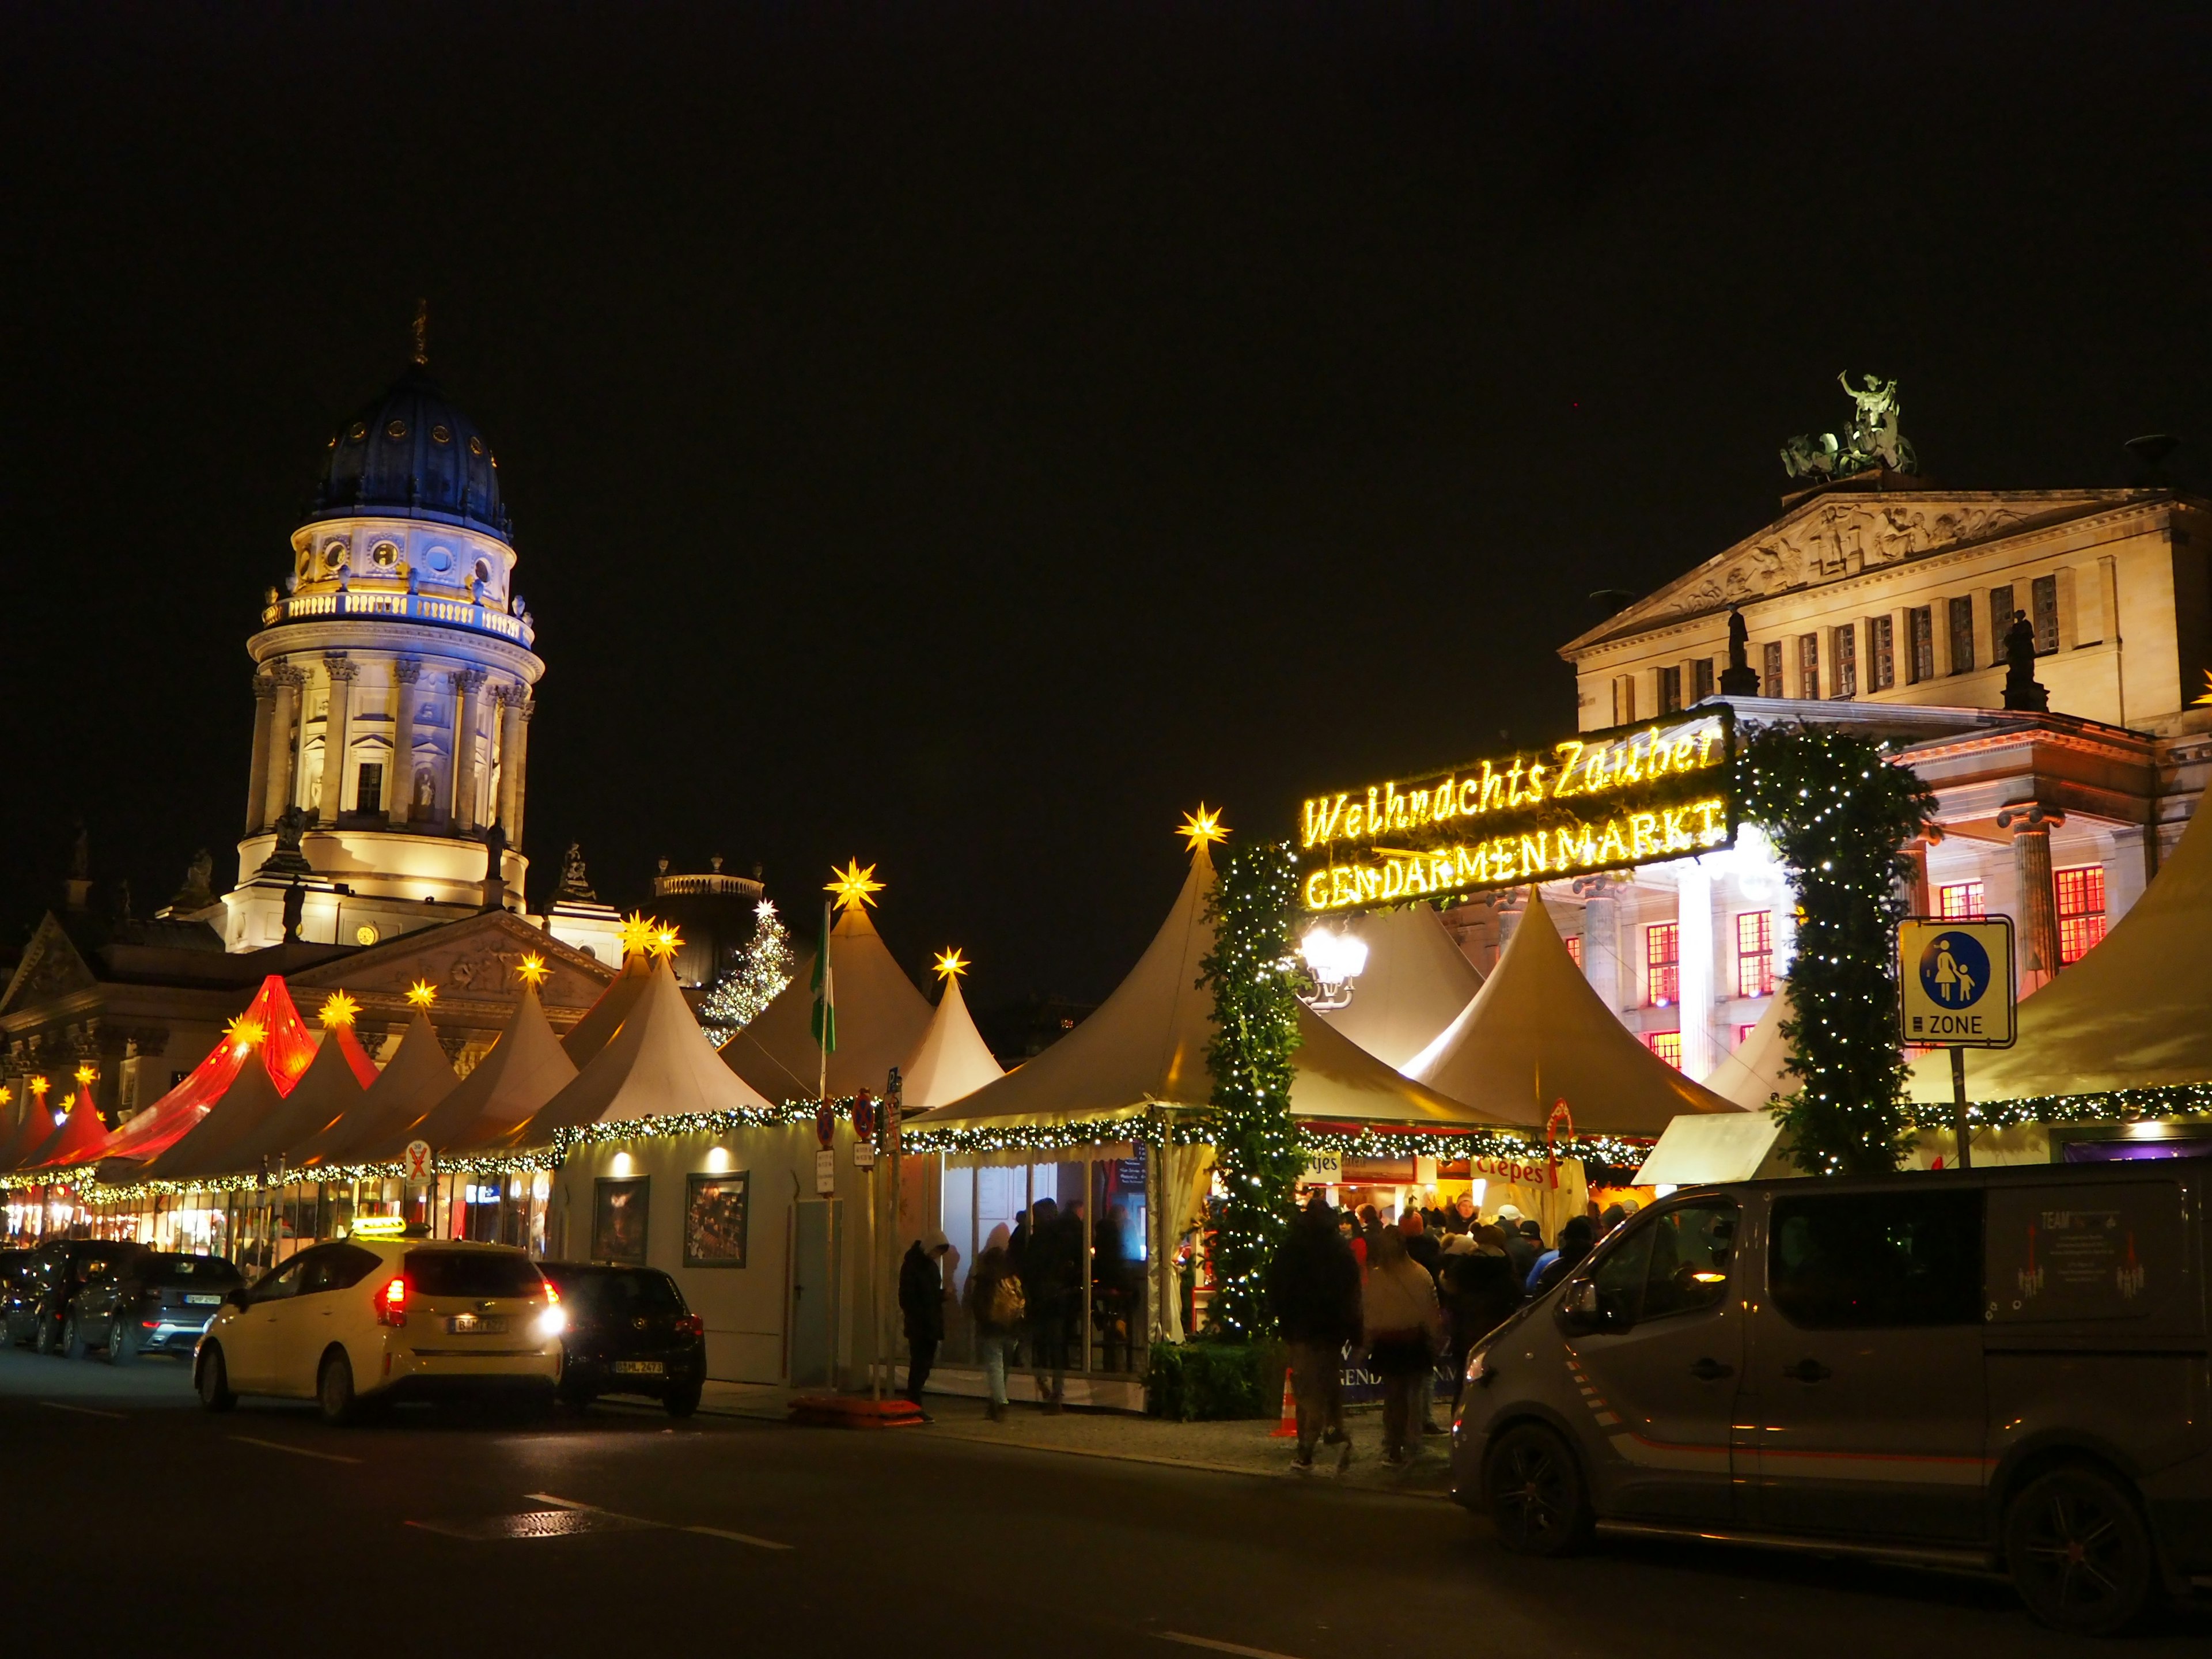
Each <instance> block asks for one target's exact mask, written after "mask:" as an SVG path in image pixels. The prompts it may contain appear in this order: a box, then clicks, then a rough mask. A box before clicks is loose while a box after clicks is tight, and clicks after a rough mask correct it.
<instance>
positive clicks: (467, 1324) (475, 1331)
mask: <svg viewBox="0 0 2212 1659" xmlns="http://www.w3.org/2000/svg"><path fill="white" fill-rule="evenodd" d="M446 1334H447V1335H448V1336H504V1335H506V1334H507V1321H506V1319H505V1318H503V1317H502V1316H500V1315H497V1314H454V1315H453V1316H451V1317H449V1318H448V1319H447V1321H446Z"/></svg>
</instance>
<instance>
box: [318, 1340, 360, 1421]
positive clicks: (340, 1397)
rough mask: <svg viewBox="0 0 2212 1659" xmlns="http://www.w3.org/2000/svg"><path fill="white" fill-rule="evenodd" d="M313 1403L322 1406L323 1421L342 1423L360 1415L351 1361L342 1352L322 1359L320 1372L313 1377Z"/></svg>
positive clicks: (353, 1419)
mask: <svg viewBox="0 0 2212 1659" xmlns="http://www.w3.org/2000/svg"><path fill="white" fill-rule="evenodd" d="M315 1403H316V1404H317V1405H318V1406H319V1407H322V1410H323V1421H324V1422H325V1423H330V1424H333V1425H344V1424H347V1423H351V1422H353V1421H355V1420H356V1419H357V1418H358V1417H359V1416H360V1415H361V1408H360V1404H359V1402H358V1401H356V1400H355V1398H354V1392H353V1362H352V1361H350V1360H349V1359H348V1358H346V1357H345V1356H344V1355H343V1354H342V1353H334V1354H331V1356H330V1357H329V1358H326V1359H325V1360H324V1361H323V1369H322V1373H321V1375H320V1376H317V1377H316V1379H315Z"/></svg>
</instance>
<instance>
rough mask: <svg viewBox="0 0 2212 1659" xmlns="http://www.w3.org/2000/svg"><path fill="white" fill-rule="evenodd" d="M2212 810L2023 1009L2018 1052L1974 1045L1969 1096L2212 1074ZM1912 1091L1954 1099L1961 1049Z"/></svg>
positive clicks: (2003, 1096) (2196, 817)
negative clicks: (2122, 910) (2210, 1016)
mask: <svg viewBox="0 0 2212 1659" xmlns="http://www.w3.org/2000/svg"><path fill="white" fill-rule="evenodd" d="M2207 819H2212V811H2205V810H2204V809H2203V808H2202V807H2200V808H2199V809H2198V810H2197V811H2196V812H2195V813H2194V814H2193V815H2192V816H2191V818H2190V820H2189V827H2188V828H2187V829H2185V830H2183V831H2182V834H2181V839H2180V841H2179V842H2177V843H2176V844H2175V846H2174V849H2173V851H2172V853H2170V854H2167V855H2166V864H2165V866H2164V867H2163V868H2162V869H2160V871H2159V872H2158V876H2157V878H2155V879H2154V881H2152V883H2151V884H2150V885H2149V886H2148V887H2147V888H2145V889H2144V890H2143V895H2142V897H2141V898H2139V899H2137V900H2136V902H2135V904H2134V905H2133V907H2132V908H2130V909H2129V911H2128V913H2127V914H2126V915H2124V916H2122V917H2121V918H2120V920H2119V921H2118V923H2116V924H2115V925H2114V926H2113V927H2112V932H2110V933H2107V934H2106V935H2105V937H2104V939H2102V940H2101V941H2100V942H2099V944H2098V945H2097V946H2096V948H2095V949H2093V950H2092V951H2090V952H2089V953H2088V954H2087V956H2085V957H2082V958H2081V960H2080V961H2079V962H2077V963H2075V964H2074V965H2073V966H2072V967H2071V968H2069V969H2066V970H2065V971H2064V972H2063V973H2062V974H2060V975H2058V977H2057V979H2055V980H2053V981H2051V982H2050V983H2049V984H2048V985H2045V987H2043V988H2042V989H2041V990H2039V991H2038V992H2036V994H2034V995H2033V996H2032V997H2029V998H2028V999H2027V1000H2026V1001H2024V1002H2022V1003H2021V1005H2020V1036H2019V1040H2018V1041H2017V1042H2015V1043H2014V1045H2013V1046H2012V1047H2011V1048H1970V1049H1968V1050H1967V1051H1966V1098H1967V1099H1969V1100H2020V1099H2025V1098H2031V1097H2035V1096H2039V1095H2081V1094H2096V1093H2101V1092H2103V1091H2106V1090H2112V1089H2154V1088H2159V1087H2162V1086H2166V1085H2172V1084H2181V1083H2204V1082H2208V1081H2212V1021H2208V1020H2207V1019H2206V1018H2205V1015H2204V1011H2205V1007H2206V1006H2207V1005H2208V1004H2212V828H2208V827H2207V823H2206V821H2207ZM1911 1090H1912V1097H1913V1098H1914V1099H1916V1100H1922V1101H1948V1100H1949V1099H1950V1098H1951V1060H1950V1056H1949V1055H1948V1054H1943V1053H1942V1052H1940V1051H1939V1052H1936V1053H1934V1054H1928V1055H1926V1056H1924V1057H1923V1058H1922V1059H1921V1060H1918V1061H1917V1062H1916V1063H1915V1064H1914V1066H1913V1068H1912V1083H1911Z"/></svg>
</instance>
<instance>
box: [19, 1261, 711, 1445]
mask: <svg viewBox="0 0 2212 1659" xmlns="http://www.w3.org/2000/svg"><path fill="white" fill-rule="evenodd" d="M0 1323H4V1329H5V1336H6V1340H7V1341H8V1343H9V1345H10V1346H26V1345H27V1346H31V1347H33V1348H34V1349H35V1350H37V1352H40V1353H53V1354H61V1355H64V1356H65V1357H67V1358H72V1359H77V1358H84V1357H85V1356H86V1355H87V1354H88V1353H89V1352H94V1351H98V1352H101V1353H103V1354H104V1355H105V1356H106V1358H107V1359H108V1361H109V1362H110V1363H111V1364H125V1363H127V1362H129V1361H131V1360H132V1359H134V1358H137V1356H139V1355H140V1354H146V1353H175V1354H183V1355H189V1356H191V1362H192V1383H193V1387H194V1388H195V1389H196V1390H197V1392H198V1395H199V1397H200V1401H201V1403H202V1404H203V1405H204V1406H205V1407H208V1409H210V1411H228V1410H229V1409H230V1407H232V1406H233V1405H234V1404H235V1403H236V1402H237V1400H238V1396H239V1395H242V1394H252V1395H275V1396H277V1397H279V1398H293V1399H303V1400H313V1401H316V1402H317V1403H318V1404H319V1407H321V1409H322V1413H323V1415H324V1416H325V1418H326V1419H329V1420H330V1421H331V1422H333V1423H339V1422H347V1421H351V1420H353V1419H356V1418H359V1417H362V1416H364V1415H367V1414H368V1413H370V1412H371V1411H373V1410H374V1409H375V1408H377V1407H381V1406H384V1405H387V1404H390V1403H392V1402H394V1401H402V1400H407V1399H441V1398H449V1397H453V1396H457V1395H510V1396H516V1397H520V1398H523V1399H526V1400H527V1399H533V1398H542V1399H545V1400H550V1399H551V1398H553V1397H554V1396H555V1395H558V1396H559V1397H560V1398H561V1399H562V1400H563V1401H567V1402H568V1404H570V1405H571V1406H574V1407H579V1408H581V1407H588V1406H589V1405H590V1404H591V1402H592V1401H593V1400H595V1399H598V1398H599V1396H600V1395H643V1396H645V1397H647V1398H649V1399H653V1400H658V1401H660V1402H661V1403H662V1405H663V1406H665V1407H666V1408H667V1410H668V1412H669V1413H670V1414H671V1416H675V1417H688V1416H690V1414H691V1413H693V1412H694V1411H696V1410H697V1409H698V1406H699V1395H700V1390H701V1388H702V1384H703V1383H705V1381H706V1375H707V1347H706V1334H705V1331H704V1329H703V1328H702V1324H701V1322H700V1321H699V1319H698V1318H697V1316H695V1315H694V1314H693V1313H692V1312H691V1310H690V1308H689V1307H687V1306H686V1305H685V1304H684V1293H683V1291H681V1290H679V1289H678V1287H677V1285H676V1281H675V1280H674V1279H671V1278H670V1277H669V1276H668V1275H667V1274H666V1273H662V1272H659V1270H658V1269H655V1268H651V1267H609V1266H604V1265H599V1264H595V1263H589V1262H579V1261H548V1262H543V1263H540V1262H538V1261H532V1259H531V1258H530V1257H529V1256H528V1255H526V1254H525V1253H524V1252H523V1251H520V1250H518V1249H512V1248H510V1247H507V1246H505V1245H497V1244H472V1243H459V1242H453V1241H447V1240H436V1241H433V1240H430V1239H410V1238H352V1239H343V1240H339V1241H337V1242H335V1243H325V1244H317V1245H314V1246H313V1247H312V1248H310V1249H304V1250H301V1251H300V1252H299V1253H298V1254H297V1255H294V1256H292V1257H291V1258H289V1260H288V1261H285V1262H283V1264H282V1265H281V1266H279V1267H277V1268H276V1270H275V1271H273V1272H271V1273H266V1274H264V1276H263V1277H262V1278H260V1279H258V1280H256V1281H255V1282H254V1283H253V1284H252V1285H248V1284H246V1282H245V1280H244V1279H243V1278H242V1277H241V1276H240V1273H239V1272H238V1269H237V1268H236V1267H234V1266H233V1265H232V1264H231V1263H230V1262H229V1261H226V1260H225V1259H223V1258H222V1257H221V1256H217V1255H194V1254H191V1253H189V1252H185V1251H175V1250H157V1249H152V1248H150V1247H149V1246H147V1245H143V1244H136V1243H114V1242H111V1241H106V1240H100V1239H55V1240H51V1241H49V1242H48V1243H44V1244H41V1245H40V1246H38V1247H37V1248H36V1249H29V1250H11V1251H4V1252H0Z"/></svg>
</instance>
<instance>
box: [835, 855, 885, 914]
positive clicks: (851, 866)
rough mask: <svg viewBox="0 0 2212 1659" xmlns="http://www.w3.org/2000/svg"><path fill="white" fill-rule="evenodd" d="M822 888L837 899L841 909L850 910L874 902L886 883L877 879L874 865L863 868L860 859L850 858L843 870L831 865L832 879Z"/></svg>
mask: <svg viewBox="0 0 2212 1659" xmlns="http://www.w3.org/2000/svg"><path fill="white" fill-rule="evenodd" d="M822 890H823V892H825V893H828V894H829V895H830V896H832V897H834V898H835V899H836V903H837V908H839V909H840V910H849V909H851V908H853V907H854V906H855V905H866V904H873V903H874V902H876V900H875V896H876V895H877V894H878V893H880V892H882V891H883V890H884V884H883V883H881V882H879V881H878V880H877V879H876V866H874V865H870V866H868V867H867V868H866V869H865V870H863V869H862V868H860V860H858V859H848V860H846V861H845V867H844V868H843V869H842V870H840V869H839V868H838V867H837V866H836V865H834V864H833V865H831V866H829V882H828V883H827V884H825V885H824V886H823V889H822Z"/></svg>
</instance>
